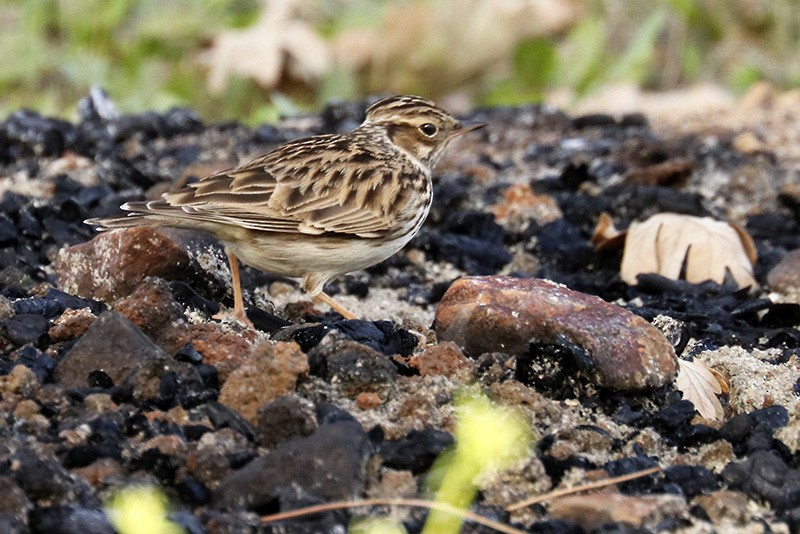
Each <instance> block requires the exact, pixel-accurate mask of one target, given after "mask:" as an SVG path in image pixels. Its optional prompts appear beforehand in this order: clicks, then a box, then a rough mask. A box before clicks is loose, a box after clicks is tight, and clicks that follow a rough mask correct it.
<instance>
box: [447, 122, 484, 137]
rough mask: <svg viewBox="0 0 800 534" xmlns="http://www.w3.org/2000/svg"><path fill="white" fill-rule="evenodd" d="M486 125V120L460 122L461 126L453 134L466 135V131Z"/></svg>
mask: <svg viewBox="0 0 800 534" xmlns="http://www.w3.org/2000/svg"><path fill="white" fill-rule="evenodd" d="M484 126H486V123H485V122H470V121H464V122H462V123H460V125H459V128H458V129H457V130H456V131H455V132H453V135H454V136H460V135H464V134H465V133H469V132H471V131H473V130H479V129H481V128H483V127H484Z"/></svg>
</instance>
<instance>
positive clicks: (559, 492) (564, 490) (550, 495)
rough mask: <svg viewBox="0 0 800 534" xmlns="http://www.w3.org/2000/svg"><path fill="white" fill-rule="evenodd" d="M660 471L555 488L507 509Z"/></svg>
mask: <svg viewBox="0 0 800 534" xmlns="http://www.w3.org/2000/svg"><path fill="white" fill-rule="evenodd" d="M659 471H661V468H660V467H651V468H649V469H644V470H642V471H636V472H635V473H628V474H627V475H622V476H618V477H614V478H607V479H605V480H598V481H596V482H588V483H586V484H582V485H580V486H575V487H574V488H562V489H559V490H554V491H551V492H549V493H543V494H542V495H537V496H536V497H531V498H530V499H526V500H524V501H520V502H518V503H516V504H512V505H511V506H507V507H506V511H507V512H513V511H515V510H519V509H520V508H525V507H527V506H531V505H532V504H536V503H540V502H542V501H548V500H550V499H557V498H558V497H564V496H565V495H572V494H573V493H580V492H582V491H588V490H593V489H599V488H605V487H606V486H613V485H614V484H619V483H620V482H627V481H629V480H633V479H636V478H641V477H644V476H647V475H652V474H653V473H658V472H659Z"/></svg>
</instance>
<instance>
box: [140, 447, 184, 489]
mask: <svg viewBox="0 0 800 534" xmlns="http://www.w3.org/2000/svg"><path fill="white" fill-rule="evenodd" d="M128 468H129V469H130V470H131V471H138V470H142V471H146V472H148V473H150V474H152V475H154V476H156V477H157V478H158V480H159V482H161V483H162V484H165V485H171V484H172V483H173V482H174V478H175V473H176V471H177V470H178V466H177V465H176V463H175V461H174V460H173V459H172V457H170V456H169V455H167V454H164V453H162V452H161V451H159V450H158V449H147V450H146V451H144V452H143V453H142V454H141V455H139V456H137V457H134V458H132V459H130V461H129V462H128Z"/></svg>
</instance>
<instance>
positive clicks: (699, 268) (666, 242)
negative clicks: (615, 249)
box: [620, 213, 758, 288]
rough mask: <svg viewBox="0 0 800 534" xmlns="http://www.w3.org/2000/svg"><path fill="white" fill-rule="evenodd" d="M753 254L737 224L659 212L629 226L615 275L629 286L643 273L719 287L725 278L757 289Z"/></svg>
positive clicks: (745, 233)
mask: <svg viewBox="0 0 800 534" xmlns="http://www.w3.org/2000/svg"><path fill="white" fill-rule="evenodd" d="M756 256H757V254H756V248H755V244H754V243H753V239H752V238H751V237H750V236H749V235H748V234H747V232H745V231H744V230H743V229H741V228H739V227H737V226H734V225H730V224H728V223H725V222H721V221H716V220H714V219H711V218H710V217H692V216H690V215H679V214H676V213H659V214H657V215H654V216H652V217H650V218H649V219H647V220H646V221H644V222H641V223H632V224H631V226H630V228H629V229H628V234H627V238H626V240H625V250H624V252H623V255H622V265H621V266H620V276H621V277H622V280H623V281H625V282H626V283H628V284H630V285H635V284H636V277H637V276H638V275H640V274H644V273H656V274H660V275H661V276H665V277H667V278H671V279H673V280H678V279H684V280H686V281H687V282H690V283H693V284H698V283H701V282H705V281H707V280H713V281H714V282H717V283H718V284H723V283H725V282H726V281H727V280H728V278H729V277H730V278H731V279H732V280H733V281H734V282H735V283H736V285H737V286H738V287H740V288H745V287H750V288H756V287H758V282H756V279H755V278H754V277H753V262H755V260H756Z"/></svg>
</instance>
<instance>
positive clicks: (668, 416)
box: [655, 400, 695, 431]
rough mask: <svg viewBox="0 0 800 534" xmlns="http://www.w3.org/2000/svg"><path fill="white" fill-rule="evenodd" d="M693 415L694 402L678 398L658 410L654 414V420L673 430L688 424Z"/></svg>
mask: <svg viewBox="0 0 800 534" xmlns="http://www.w3.org/2000/svg"><path fill="white" fill-rule="evenodd" d="M694 416H695V409H694V404H692V403H691V402H690V401H687V400H679V401H676V402H673V403H672V404H670V405H668V406H665V407H664V408H662V409H661V410H659V411H658V412H657V413H656V414H655V420H656V422H657V423H658V424H660V425H661V426H663V427H664V428H666V429H669V430H672V431H674V430H675V429H677V428H679V427H682V426H685V425H689V422H690V421H691V420H692V419H693V418H694Z"/></svg>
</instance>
